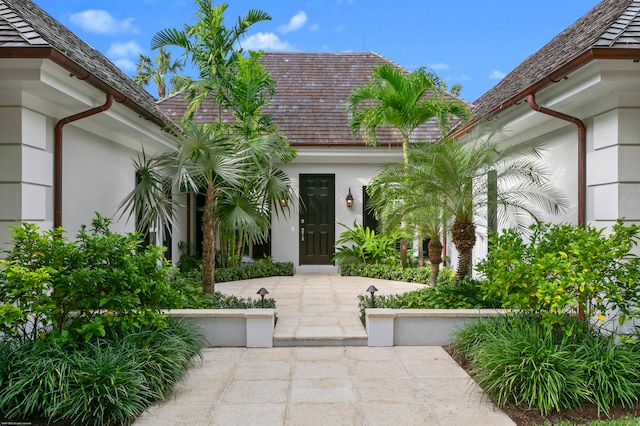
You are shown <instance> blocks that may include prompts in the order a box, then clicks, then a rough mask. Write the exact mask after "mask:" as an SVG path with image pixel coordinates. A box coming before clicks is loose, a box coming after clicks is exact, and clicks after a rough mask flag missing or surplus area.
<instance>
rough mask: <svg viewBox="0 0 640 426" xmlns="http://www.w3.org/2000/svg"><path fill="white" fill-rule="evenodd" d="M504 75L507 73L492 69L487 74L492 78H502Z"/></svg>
mask: <svg viewBox="0 0 640 426" xmlns="http://www.w3.org/2000/svg"><path fill="white" fill-rule="evenodd" d="M506 75H507V73H504V72H502V71H498V70H493V71H491V74H489V78H491V79H494V80H502V79H503V78H504V77H505V76H506Z"/></svg>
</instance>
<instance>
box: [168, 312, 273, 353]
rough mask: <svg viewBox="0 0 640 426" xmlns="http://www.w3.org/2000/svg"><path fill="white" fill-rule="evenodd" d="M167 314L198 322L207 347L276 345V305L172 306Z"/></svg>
mask: <svg viewBox="0 0 640 426" xmlns="http://www.w3.org/2000/svg"><path fill="white" fill-rule="evenodd" d="M165 314H166V315H167V316H171V317H179V318H184V319H185V320H187V321H191V322H193V323H195V324H197V325H198V326H199V327H200V330H201V331H202V334H203V335H204V337H205V339H206V340H207V345H208V346H207V347H215V346H236V347H247V348H271V347H273V329H274V328H275V316H276V311H275V309H172V310H170V311H167V312H165Z"/></svg>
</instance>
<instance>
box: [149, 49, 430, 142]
mask: <svg viewBox="0 0 640 426" xmlns="http://www.w3.org/2000/svg"><path fill="white" fill-rule="evenodd" d="M260 61H261V62H262V63H263V64H264V66H265V68H266V70H267V71H269V73H271V75H272V76H273V77H274V79H275V80H276V83H277V88H276V93H275V96H274V97H273V99H271V105H267V106H265V108H264V113H265V114H271V115H272V116H273V118H274V121H275V122H276V124H277V125H278V129H279V131H280V132H281V133H282V134H284V135H285V136H287V138H288V139H289V141H290V143H291V144H292V145H297V146H335V145H341V146H361V145H363V144H364V142H363V141H362V139H360V138H359V137H355V136H353V135H352V133H351V128H350V127H349V118H348V116H347V114H346V112H345V104H346V102H347V100H348V98H349V95H350V94H351V91H352V90H353V89H354V88H355V87H357V86H360V85H362V84H364V83H367V82H369V81H370V79H371V71H372V69H373V68H375V67H378V66H380V65H383V64H393V63H392V62H391V61H389V60H388V59H386V58H384V57H382V56H380V55H378V54H376V53H371V52H369V53H302V52H267V53H264V54H263V55H262V57H261V58H260ZM393 65H395V64H393ZM396 66H397V65H396ZM159 105H160V108H162V110H163V111H164V112H165V113H166V114H167V115H168V116H169V117H172V118H174V119H178V118H181V117H182V116H183V115H184V112H185V110H186V103H185V102H184V94H183V93H178V94H175V95H173V96H169V97H168V98H165V99H163V100H161V101H160V102H159ZM209 105H211V104H209ZM216 113H217V110H216V109H215V108H214V107H213V106H209V107H208V108H207V107H206V106H205V104H203V108H202V109H201V110H200V111H198V113H197V114H196V116H195V120H196V121H201V122H211V121H214V120H215V119H216V115H217V114H216ZM414 136H415V137H416V138H417V139H421V140H437V139H439V138H440V136H441V135H440V130H439V128H438V126H437V124H436V123H435V122H429V123H427V124H425V125H424V126H422V127H421V128H420V129H419V131H418V132H416V134H415V135H414ZM378 140H379V143H380V145H388V144H391V145H398V144H401V143H402V137H401V135H400V133H399V132H397V131H395V130H394V129H391V128H385V129H379V131H378Z"/></svg>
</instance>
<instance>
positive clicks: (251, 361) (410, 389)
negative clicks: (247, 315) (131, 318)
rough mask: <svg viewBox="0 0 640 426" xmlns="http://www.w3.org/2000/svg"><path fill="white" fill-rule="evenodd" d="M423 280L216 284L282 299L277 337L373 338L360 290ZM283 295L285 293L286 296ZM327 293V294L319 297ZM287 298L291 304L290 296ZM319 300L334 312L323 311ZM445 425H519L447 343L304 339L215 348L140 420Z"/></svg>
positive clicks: (140, 425) (165, 425)
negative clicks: (316, 342)
mask: <svg viewBox="0 0 640 426" xmlns="http://www.w3.org/2000/svg"><path fill="white" fill-rule="evenodd" d="M371 284H373V285H375V286H376V287H377V288H378V290H380V291H379V294H391V293H402V292H404V291H409V290H412V289H414V288H416V287H418V285H415V284H407V283H396V282H392V281H383V280H372V279H366V278H358V277H339V276H334V275H330V276H327V275H296V276H294V277H278V278H263V279H259V280H247V281H241V282H234V283H222V284H217V290H220V291H222V292H224V293H227V294H234V295H237V296H241V297H256V295H255V293H256V292H257V291H258V289H259V288H260V287H265V288H267V290H269V292H270V294H269V296H270V297H274V298H275V299H276V300H277V310H276V312H277V315H278V325H277V326H276V330H275V333H274V337H276V336H279V337H280V338H283V339H296V338H301V336H302V337H304V338H324V339H349V338H354V337H366V332H365V331H364V327H362V325H361V323H360V320H359V318H358V315H359V314H358V309H357V295H358V294H364V293H365V290H366V289H367V288H368V287H369V285H371ZM281 298H282V299H281ZM318 298H321V300H320V299H318ZM281 300H282V301H286V303H281ZM319 307H323V308H327V307H331V308H332V309H324V310H323V309H319ZM175 425H190V426H208V425H266V426H271V425H273V426H278V425H283V426H298V425H300V426H303V425H309V426H316V425H331V426H333V425H385V426H387V425H434V426H435V425H437V426H449V425H451V426H465V425H471V426H477V425H492V426H502V425H504V426H507V425H509V426H511V425H514V423H513V422H512V421H511V419H509V417H508V416H507V415H506V414H504V413H503V412H502V411H500V410H496V409H495V408H494V407H493V405H492V404H491V403H489V402H487V401H486V400H485V399H483V397H482V393H481V390H480V389H479V388H478V387H477V386H476V385H475V383H474V382H473V381H472V380H471V379H470V378H469V376H468V375H467V374H466V372H465V371H464V370H463V369H462V368H461V367H460V366H458V364H457V363H456V362H455V361H454V360H453V359H451V357H450V356H449V355H448V354H447V353H446V352H445V351H444V349H442V348H441V347H433V346H431V347H429V346H412V347H399V346H396V347H366V346H306V347H305V346H299V347H276V348H269V349H265V348H250V349H247V348H210V349H204V350H203V356H202V361H201V362H198V363H197V364H196V365H195V366H194V367H193V368H191V369H190V370H189V372H188V374H187V376H186V377H185V380H184V381H183V382H182V383H181V384H179V386H178V387H177V389H176V392H175V393H174V395H172V396H170V397H169V398H168V399H167V400H166V401H165V402H163V403H161V404H157V405H155V406H153V407H151V408H150V409H148V410H147V411H146V412H145V413H144V414H143V415H142V416H141V417H140V418H139V419H138V420H137V421H136V422H135V426H175Z"/></svg>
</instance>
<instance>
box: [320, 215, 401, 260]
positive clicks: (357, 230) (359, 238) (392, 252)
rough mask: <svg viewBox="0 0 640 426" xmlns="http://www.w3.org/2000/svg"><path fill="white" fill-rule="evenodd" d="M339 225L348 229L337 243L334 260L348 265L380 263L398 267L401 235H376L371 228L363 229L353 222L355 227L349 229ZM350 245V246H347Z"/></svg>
mask: <svg viewBox="0 0 640 426" xmlns="http://www.w3.org/2000/svg"><path fill="white" fill-rule="evenodd" d="M338 224H339V225H341V226H343V227H344V228H346V231H344V232H343V233H342V234H340V238H338V240H337V241H336V245H340V244H342V245H340V246H338V247H337V248H336V252H335V254H334V255H333V260H336V261H338V262H340V263H341V264H347V263H352V262H355V263H369V264H370V263H380V262H385V263H388V264H391V265H397V264H398V263H399V261H400V256H399V253H398V251H397V250H396V245H397V244H398V242H399V241H400V240H401V239H402V235H401V234H400V233H393V234H376V233H375V231H373V230H371V229H369V227H366V228H365V227H363V226H362V225H360V224H358V223H357V222H355V221H354V222H353V226H352V227H351V228H349V227H348V226H347V225H345V224H343V223H338ZM346 243H350V245H345V244H346Z"/></svg>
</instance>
